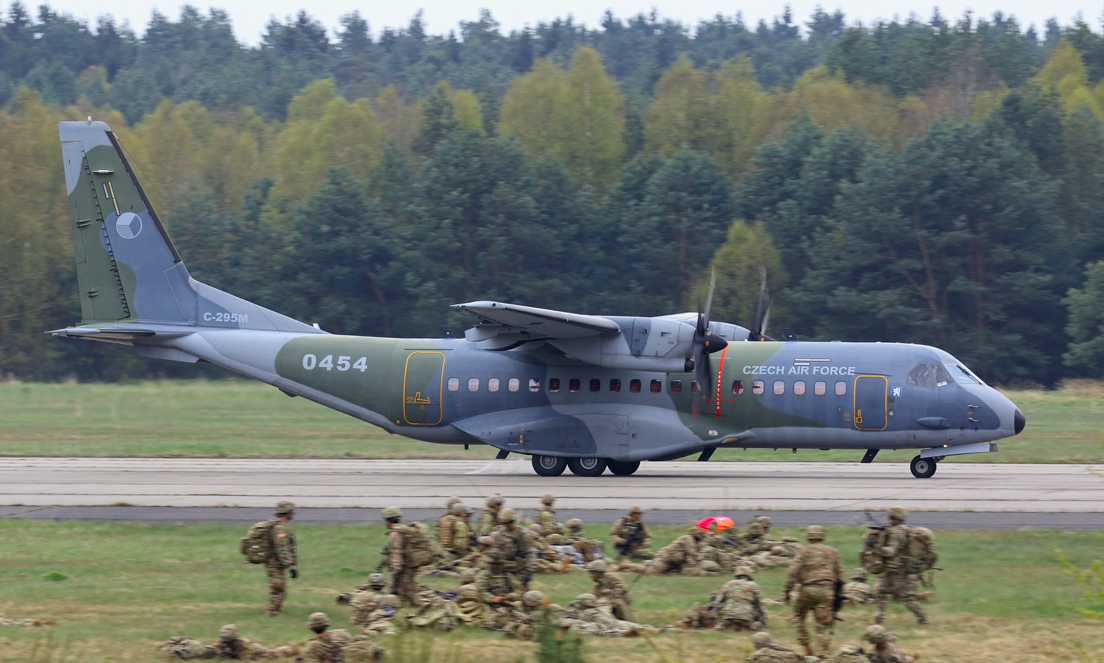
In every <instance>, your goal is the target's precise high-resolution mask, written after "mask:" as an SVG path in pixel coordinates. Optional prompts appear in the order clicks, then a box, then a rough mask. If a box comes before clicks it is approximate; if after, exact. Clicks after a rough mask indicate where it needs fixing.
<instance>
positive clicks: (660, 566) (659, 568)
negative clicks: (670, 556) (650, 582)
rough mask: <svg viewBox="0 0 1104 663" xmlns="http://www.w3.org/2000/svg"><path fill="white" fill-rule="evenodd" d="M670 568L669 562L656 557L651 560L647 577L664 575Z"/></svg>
mask: <svg viewBox="0 0 1104 663" xmlns="http://www.w3.org/2000/svg"><path fill="white" fill-rule="evenodd" d="M670 568H671V564H670V562H668V561H667V559H666V558H664V557H656V558H655V559H654V560H652V563H651V564H649V565H648V569H647V574H648V575H659V574H660V573H666V572H667V570H668V569H670Z"/></svg>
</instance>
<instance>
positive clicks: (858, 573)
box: [851, 566, 868, 582]
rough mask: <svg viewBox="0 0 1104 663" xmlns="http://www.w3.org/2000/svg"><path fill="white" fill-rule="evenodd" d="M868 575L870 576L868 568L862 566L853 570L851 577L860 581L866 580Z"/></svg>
mask: <svg viewBox="0 0 1104 663" xmlns="http://www.w3.org/2000/svg"><path fill="white" fill-rule="evenodd" d="M867 577H868V576H867V572H866V569H864V568H862V567H861V566H860V567H859V568H857V569H855V570H854V571H852V572H851V579H852V580H858V581H859V582H866V579H867Z"/></svg>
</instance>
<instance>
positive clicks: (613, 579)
mask: <svg viewBox="0 0 1104 663" xmlns="http://www.w3.org/2000/svg"><path fill="white" fill-rule="evenodd" d="M586 568H587V571H589V572H590V579H591V580H593V581H594V592H593V593H594V595H595V596H597V597H598V607H600V608H605V609H607V610H608V611H609V613H610V614H611V615H613V616H614V617H616V618H617V619H620V620H622V621H626V622H631V621H632V620H633V616H632V597H631V596H629V588H628V587H627V586H626V585H625V581H624V580H622V579H621V574H619V573H616V572H614V571H609V570H607V569H606V563H605V562H604V561H603V560H600V559H596V560H594V561H593V562H591V563H589V564H587V566H586Z"/></svg>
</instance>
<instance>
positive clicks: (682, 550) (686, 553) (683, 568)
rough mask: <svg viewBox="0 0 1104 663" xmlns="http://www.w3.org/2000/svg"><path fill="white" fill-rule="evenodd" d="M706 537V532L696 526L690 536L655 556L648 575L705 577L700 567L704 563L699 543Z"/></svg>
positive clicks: (648, 569)
mask: <svg viewBox="0 0 1104 663" xmlns="http://www.w3.org/2000/svg"><path fill="white" fill-rule="evenodd" d="M704 536H705V530H703V529H702V528H700V527H698V526H697V525H694V526H693V527H691V528H690V531H689V533H688V534H683V535H682V536H680V537H679V538H677V539H675V540H674V541H673V542H671V544H670V545H668V546H666V547H664V548H661V549H660V550H659V552H657V553H656V554H655V559H654V560H652V562H651V564H649V565H648V567H647V573H649V574H652V575H656V574H660V573H683V574H685V575H703V574H702V573H701V571H700V569H699V568H698V566H699V564H701V562H702V554H701V548H700V543H699V542H700V540H701V539H702V537H704Z"/></svg>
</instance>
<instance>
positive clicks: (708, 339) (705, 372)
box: [686, 272, 728, 390]
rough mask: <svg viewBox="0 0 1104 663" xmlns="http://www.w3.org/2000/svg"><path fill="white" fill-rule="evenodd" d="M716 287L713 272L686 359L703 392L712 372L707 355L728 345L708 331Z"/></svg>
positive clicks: (708, 383) (688, 368) (707, 386)
mask: <svg viewBox="0 0 1104 663" xmlns="http://www.w3.org/2000/svg"><path fill="white" fill-rule="evenodd" d="M716 287H717V272H713V276H712V278H711V279H710V280H709V295H708V296H707V297H706V298H705V311H704V312H699V313H698V325H697V327H696V328H695V329H694V344H693V346H692V348H691V351H690V356H689V357H687V358H686V369H687V370H690V369H691V368H693V369H694V371H695V373H696V375H695V377H696V378H697V381H698V384H699V385H700V386H701V388H702V389H703V390H704V389H708V388H709V385H710V380H709V376H710V375H712V372H713V366H712V365H711V362H710V361H709V355H711V354H713V353H714V352H720V351H721V350H724V349H725V346H727V345H728V341H726V340H724V339H723V338H721V337H720V336H717V335H716V334H714V333H713V332H711V331H709V310H710V309H711V308H712V307H713V290H714V288H716Z"/></svg>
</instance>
